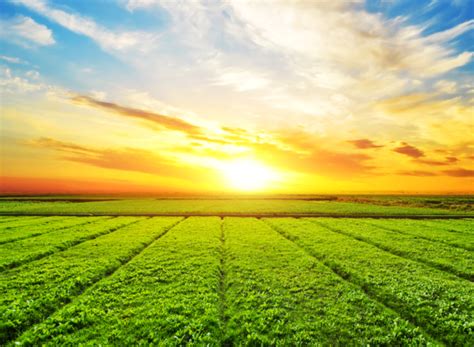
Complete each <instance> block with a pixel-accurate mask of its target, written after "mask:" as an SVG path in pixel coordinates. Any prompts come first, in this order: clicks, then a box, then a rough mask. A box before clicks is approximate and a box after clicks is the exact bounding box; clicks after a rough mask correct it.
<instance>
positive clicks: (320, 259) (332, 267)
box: [263, 220, 441, 344]
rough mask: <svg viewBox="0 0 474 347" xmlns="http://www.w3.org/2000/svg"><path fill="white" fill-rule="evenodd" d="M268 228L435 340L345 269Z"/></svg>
mask: <svg viewBox="0 0 474 347" xmlns="http://www.w3.org/2000/svg"><path fill="white" fill-rule="evenodd" d="M263 222H265V223H266V221H265V220H263ZM266 224H267V225H268V226H269V227H270V228H272V229H273V230H274V231H275V232H276V233H278V234H279V235H281V236H282V237H284V238H285V239H286V240H288V241H290V242H291V243H293V244H294V245H295V246H296V247H298V249H301V250H302V251H303V252H304V253H305V254H307V255H308V256H310V257H312V258H314V259H316V260H317V261H318V262H320V263H321V264H323V265H324V266H326V267H327V268H328V269H329V270H331V271H332V272H333V273H334V274H336V275H337V276H338V277H339V278H340V279H342V280H343V281H345V282H347V283H349V284H350V285H352V286H355V287H356V288H358V289H360V290H361V291H363V292H364V293H365V295H367V297H368V298H370V300H372V301H374V302H376V303H377V304H378V305H380V306H382V307H384V308H385V309H386V310H388V311H389V312H392V313H393V314H395V315H397V316H398V317H400V318H402V319H406V320H407V321H408V322H410V324H413V325H414V326H416V327H418V328H419V329H420V330H421V331H422V332H423V334H425V335H426V336H429V337H430V339H432V340H433V341H436V340H437V339H436V338H434V337H433V336H431V335H430V334H429V333H428V332H426V331H425V330H424V328H423V327H421V326H419V325H418V324H417V323H416V322H415V321H413V320H412V319H409V317H404V315H403V314H402V313H400V312H398V311H397V310H396V309H395V308H394V307H391V306H390V305H388V304H387V303H385V302H384V301H381V300H379V299H378V298H377V297H376V296H374V295H373V293H372V292H371V291H370V290H368V289H367V287H366V286H364V285H361V284H360V283H358V282H357V281H353V279H352V277H351V276H350V275H349V274H348V273H347V272H345V271H343V270H341V269H340V268H338V267H337V266H335V264H333V263H331V262H328V261H326V260H325V259H324V257H321V256H318V255H316V254H313V253H312V252H310V251H308V250H307V249H306V248H304V247H302V246H301V245H299V244H298V243H297V242H296V241H295V239H294V238H292V237H290V236H289V235H288V234H286V233H285V232H284V231H282V230H281V229H279V228H276V227H274V226H273V225H271V224H268V223H266ZM436 343H438V344H441V343H440V342H439V341H436Z"/></svg>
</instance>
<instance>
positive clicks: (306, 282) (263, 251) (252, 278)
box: [224, 218, 429, 346]
mask: <svg viewBox="0 0 474 347" xmlns="http://www.w3.org/2000/svg"><path fill="white" fill-rule="evenodd" d="M224 231H225V245H226V252H227V253H226V259H227V261H226V275H227V279H226V289H227V292H226V303H227V310H226V316H227V319H228V322H227V339H228V341H231V342H233V343H235V344H236V345H250V346H260V345H264V346H274V345H281V346H295V345H303V346H305V345H319V344H322V345H347V344H353V343H354V341H357V344H360V345H390V344H392V345H394V344H409V343H413V344H423V343H427V341H429V338H427V337H426V336H425V335H424V334H423V333H422V332H421V331H420V329H418V328H415V327H414V326H412V325H411V324H410V323H408V321H406V320H404V319H401V318H399V317H398V316H397V315H395V314H393V312H391V311H390V310H388V309H386V308H384V307H383V305H380V304H378V303H376V302H374V301H371V300H370V299H369V297H367V295H365V293H364V292H363V290H361V289H360V288H358V287H357V286H354V285H352V284H350V283H348V282H346V281H344V280H343V279H341V278H340V277H339V276H337V275H336V274H335V273H333V272H332V271H331V270H330V269H329V268H327V267H326V266H324V265H322V264H321V263H320V262H319V261H318V260H316V259H315V258H314V257H311V256H310V255H308V254H307V253H306V252H304V251H303V250H301V249H300V248H299V247H298V246H297V245H295V244H294V243H292V242H290V241H288V240H286V239H285V238H283V237H282V236H281V235H279V234H278V233H277V232H275V231H274V230H272V229H271V228H270V227H269V226H268V225H265V224H264V223H263V222H261V221H258V220H256V219H250V218H226V219H225V223H224Z"/></svg>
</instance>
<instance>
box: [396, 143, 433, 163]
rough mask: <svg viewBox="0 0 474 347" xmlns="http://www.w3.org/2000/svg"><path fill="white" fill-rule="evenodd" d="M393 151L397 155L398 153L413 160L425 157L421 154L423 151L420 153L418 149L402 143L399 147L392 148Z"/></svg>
mask: <svg viewBox="0 0 474 347" xmlns="http://www.w3.org/2000/svg"><path fill="white" fill-rule="evenodd" d="M393 151H394V152H397V153H400V154H404V155H407V156H409V157H412V158H415V159H418V158H420V157H423V156H424V155H425V154H424V153H423V151H421V150H420V149H418V148H416V147H414V146H412V145H409V144H408V143H406V142H402V144H401V146H399V147H397V148H394V149H393Z"/></svg>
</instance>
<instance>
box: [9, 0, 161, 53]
mask: <svg viewBox="0 0 474 347" xmlns="http://www.w3.org/2000/svg"><path fill="white" fill-rule="evenodd" d="M13 2H14V3H15V4H21V5H23V6H26V7H27V8H28V9H30V10H32V11H35V12H37V13H39V14H41V15H43V16H45V17H46V18H48V19H49V20H51V21H53V22H56V23H58V24H59V25H61V26H63V27H65V28H66V29H68V30H70V31H72V32H74V33H76V34H79V35H84V36H87V37H89V38H90V39H92V40H94V41H95V42H97V43H98V44H99V46H100V47H102V48H103V49H104V50H107V51H126V50H130V49H138V50H146V49H147V46H149V45H150V44H151V43H152V42H153V41H154V40H155V39H156V38H157V35H156V34H151V33H147V32H142V31H113V30H110V29H107V28H105V27H103V26H101V25H99V24H98V23H96V22H95V21H94V20H92V19H91V18H87V17H84V16H81V15H79V14H76V13H71V12H66V11H64V10H61V9H58V8H55V7H53V6H50V5H49V4H48V3H47V2H46V1H45V0H13Z"/></svg>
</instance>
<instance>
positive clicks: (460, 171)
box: [443, 168, 474, 177]
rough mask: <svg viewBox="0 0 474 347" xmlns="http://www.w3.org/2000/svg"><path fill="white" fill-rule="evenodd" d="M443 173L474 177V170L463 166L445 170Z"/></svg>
mask: <svg viewBox="0 0 474 347" xmlns="http://www.w3.org/2000/svg"><path fill="white" fill-rule="evenodd" d="M443 173H444V174H445V175H448V176H451V177H474V170H468V169H462V168H459V169H452V170H444V171H443Z"/></svg>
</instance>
